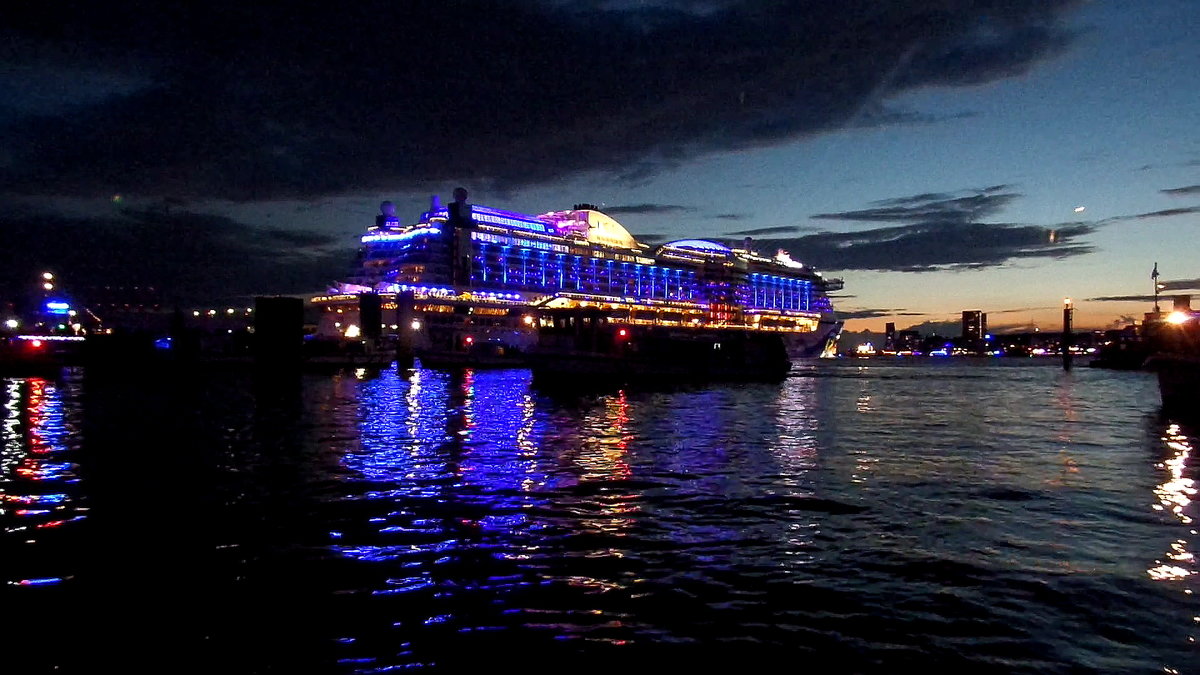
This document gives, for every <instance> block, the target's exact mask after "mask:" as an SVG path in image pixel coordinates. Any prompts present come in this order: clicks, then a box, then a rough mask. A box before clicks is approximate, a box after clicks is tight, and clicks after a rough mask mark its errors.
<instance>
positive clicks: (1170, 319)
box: [1167, 312, 1192, 326]
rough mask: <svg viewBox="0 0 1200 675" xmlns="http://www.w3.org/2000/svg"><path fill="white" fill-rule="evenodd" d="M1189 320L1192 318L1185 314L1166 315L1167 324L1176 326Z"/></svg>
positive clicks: (1172, 313)
mask: <svg viewBox="0 0 1200 675" xmlns="http://www.w3.org/2000/svg"><path fill="white" fill-rule="evenodd" d="M1190 318H1192V317H1190V316H1188V315H1187V314H1186V313H1185V312H1171V313H1170V314H1168V315H1167V323H1173V324H1175V325H1176V326H1178V325H1179V324H1181V323H1184V322H1185V321H1187V320H1188V319H1190Z"/></svg>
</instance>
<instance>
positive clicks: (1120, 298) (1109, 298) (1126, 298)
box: [1084, 295, 1154, 302]
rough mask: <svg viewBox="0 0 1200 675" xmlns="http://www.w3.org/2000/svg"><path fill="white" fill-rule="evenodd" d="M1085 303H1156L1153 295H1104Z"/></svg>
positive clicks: (1089, 299)
mask: <svg viewBox="0 0 1200 675" xmlns="http://www.w3.org/2000/svg"><path fill="white" fill-rule="evenodd" d="M1084 302H1154V296H1153V295H1102V296H1100V297H1096V298H1088V299H1087V300H1085V301H1084Z"/></svg>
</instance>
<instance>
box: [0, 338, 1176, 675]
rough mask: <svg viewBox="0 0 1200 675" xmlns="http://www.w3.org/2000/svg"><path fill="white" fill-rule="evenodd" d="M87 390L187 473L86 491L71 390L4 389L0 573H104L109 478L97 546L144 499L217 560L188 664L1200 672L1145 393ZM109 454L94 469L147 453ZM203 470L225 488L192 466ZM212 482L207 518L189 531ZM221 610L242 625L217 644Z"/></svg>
mask: <svg viewBox="0 0 1200 675" xmlns="http://www.w3.org/2000/svg"><path fill="white" fill-rule="evenodd" d="M105 386H106V387H110V388H111V387H117V391H119V393H120V394H121V395H122V396H124V397H127V400H128V403H126V402H125V399H122V401H121V405H122V406H124V405H129V406H135V405H136V406H143V407H144V408H145V412H144V418H143V417H142V416H141V414H139V415H138V416H134V415H129V416H128V419H129V420H134V419H138V420H142V419H144V424H145V425H146V427H145V428H144V429H139V430H138V433H139V438H170V439H171V441H170V442H169V443H167V444H165V445H164V446H163V447H162V448H159V449H158V450H159V451H166V452H169V453H172V454H171V456H174V457H183V456H188V457H193V458H199V459H197V460H196V461H195V462H183V461H182V460H180V461H177V462H175V463H173V464H166V465H162V466H159V465H156V464H154V463H145V462H139V463H138V466H139V467H140V468H141V473H139V474H137V475H136V476H135V477H134V479H132V480H129V481H124V482H122V481H121V480H118V478H117V476H116V474H115V473H109V474H105V473H103V472H96V471H94V470H93V471H88V468H89V467H90V466H92V464H91V463H94V462H98V461H99V459H101V458H100V457H99V456H98V455H96V454H95V453H96V452H97V451H99V450H100V447H99V446H96V445H91V446H89V445H87V443H85V441H86V442H90V443H92V444H95V443H97V441H96V439H95V434H89V436H88V437H87V438H86V439H85V438H83V437H81V436H80V435H79V431H80V429H81V428H83V427H82V425H81V424H80V423H79V418H80V415H82V414H84V413H86V412H87V411H86V410H83V408H82V405H83V403H82V401H83V399H81V398H80V396H79V391H78V384H77V383H73V382H72V381H70V380H67V381H64V382H53V381H45V380H6V381H4V388H3V394H4V396H5V407H4V409H3V415H4V419H3V429H2V433H3V444H4V452H3V454H2V455H0V472H2V473H0V490H2V494H3V496H4V500H5V501H4V504H3V505H2V508H3V513H0V523H2V524H3V526H4V527H5V530H4V536H5V539H4V544H5V545H6V547H7V549H9V550H12V549H16V550H17V551H18V553H19V554H20V555H18V556H15V557H14V558H13V559H15V560H16V562H17V566H16V567H9V568H7V569H12V570H15V571H14V572H12V573H7V572H6V574H5V580H6V581H9V582H10V583H11V582H13V581H17V582H20V581H22V580H31V581H32V580H36V579H52V578H53V579H58V578H66V579H68V582H67V583H60V584H54V588H55V589H58V590H59V591H62V592H65V593H68V594H69V593H71V592H72V589H73V588H75V586H76V585H77V584H78V583H79V582H78V581H72V579H75V578H76V575H78V577H79V578H88V579H92V580H93V582H94V583H95V582H97V580H99V579H102V578H104V579H106V577H103V575H102V574H100V573H103V572H108V571H110V570H112V569H114V567H112V566H109V567H106V566H100V565H97V566H95V567H94V568H93V567H92V564H91V563H90V562H89V560H90V559H89V557H88V555H87V554H86V553H84V552H83V549H82V546H83V544H82V543H81V540H80V539H79V533H80V532H81V531H82V530H85V529H86V528H87V527H89V526H91V525H90V524H92V523H94V522H96V523H98V522H99V521H100V520H101V518H100V515H99V511H100V509H99V508H97V515H96V516H95V517H94V518H90V519H88V520H83V521H74V520H69V519H70V518H76V517H81V516H83V515H85V514H86V513H87V512H86V510H85V508H84V505H86V504H88V503H89V494H91V492H92V491H100V490H103V489H104V488H106V487H107V492H108V497H109V499H108V500H107V503H108V504H109V505H110V506H112V507H113V508H112V509H109V511H108V519H107V520H106V521H105V522H107V523H108V524H109V526H110V527H111V528H114V529H111V530H107V531H106V532H111V533H113V534H114V535H116V534H118V533H123V530H121V529H116V528H118V527H123V526H124V523H123V522H121V521H117V520H114V515H119V513H123V512H121V511H120V509H123V508H124V507H125V506H126V504H128V503H130V502H128V501H126V500H124V499H120V500H114V492H119V493H120V494H121V495H124V494H126V492H127V491H128V488H130V487H131V486H133V485H135V484H137V485H140V484H141V482H142V481H144V480H154V481H157V482H158V483H159V487H158V489H157V490H156V491H155V492H154V493H153V494H154V496H155V497H156V498H157V500H158V501H157V502H156V503H155V504H153V505H152V506H150V507H147V508H149V509H152V510H153V512H154V513H156V514H157V519H156V520H154V521H153V523H155V524H158V525H161V527H162V531H160V532H158V533H153V532H147V536H148V537H150V539H149V540H148V541H150V542H153V541H154V539H153V537H155V536H171V537H174V539H173V548H172V549H171V550H173V551H179V552H181V553H182V552H187V553H191V554H193V555H194V554H195V552H197V551H203V550H205V549H207V550H209V551H215V552H216V553H215V554H213V555H212V556H210V557H209V558H207V559H206V562H205V563H204V564H203V565H201V564H196V565H195V566H193V567H191V568H189V569H188V574H189V576H188V577H187V579H186V582H185V583H184V587H191V586H197V587H203V588H207V589H210V591H211V592H212V593H214V594H216V595H217V596H219V597H221V598H223V601H222V602H223V603H224V604H222V605H220V606H219V608H217V609H214V617H219V619H214V620H211V621H199V622H196V623H198V624H200V625H202V626H203V628H199V627H198V628H197V629H196V630H198V631H202V633H203V635H200V634H198V637H197V639H196V642H195V644H192V645H191V646H190V649H192V650H193V651H192V652H190V653H193V654H196V655H197V656H198V658H199V657H200V656H203V655H205V654H207V655H209V656H210V657H211V659H210V660H211V661H212V662H213V663H217V664H220V663H225V662H226V661H227V660H228V658H232V657H231V656H230V655H232V654H235V653H238V652H237V650H235V649H234V647H235V646H236V647H237V648H239V649H241V650H242V651H243V652H245V651H246V650H249V652H250V653H251V654H254V655H255V656H254V658H255V660H254V661H253V663H254V664H255V666H254V667H247V668H246V670H247V671H251V672H269V671H270V670H271V669H272V667H278V664H279V662H280V659H285V660H286V659H287V658H289V657H288V656H286V652H279V651H278V650H279V649H281V646H282V645H288V646H289V647H288V649H292V650H294V651H295V655H294V656H292V657H290V658H291V659H292V661H289V663H292V664H293V665H297V667H309V666H311V667H312V668H313V669H315V670H319V671H324V672H362V673H371V672H389V670H390V669H393V668H407V667H410V666H431V667H444V668H446V669H449V670H453V669H455V668H457V667H459V666H465V665H474V666H478V665H488V664H494V663H495V659H496V658H497V655H502V654H515V653H521V654H526V655H534V654H536V655H537V656H538V658H541V659H547V660H548V661H547V662H553V663H555V664H556V666H562V667H579V666H581V665H582V666H585V667H591V666H597V665H601V664H629V663H642V662H643V661H641V660H640V659H643V658H655V657H665V658H670V659H671V660H672V662H673V663H674V664H676V665H690V666H695V665H711V664H712V663H715V662H718V661H721V660H724V659H728V658H740V657H744V658H747V659H757V661H749V662H760V661H762V659H765V658H768V657H784V658H793V659H796V658H805V659H811V658H819V659H822V660H826V661H828V660H836V661H839V662H840V663H841V664H842V666H843V667H844V669H845V670H846V671H850V672H894V671H895V670H897V669H899V668H902V667H905V666H912V667H914V668H917V669H922V668H924V669H926V670H928V669H931V668H932V669H935V670H936V669H948V668H954V669H962V670H973V671H980V670H982V671H989V672H1075V671H1110V672H1132V671H1141V672H1150V671H1155V672H1161V671H1162V670H1163V669H1175V670H1178V671H1179V672H1187V671H1188V667H1187V666H1186V664H1187V663H1189V662H1194V661H1193V660H1192V658H1193V657H1194V656H1195V651H1194V649H1195V648H1194V642H1191V640H1193V639H1194V637H1195V631H1196V630H1197V628H1196V626H1197V623H1196V622H1195V621H1193V617H1195V616H1200V609H1198V608H1200V605H1198V604H1197V598H1196V594H1195V593H1194V591H1195V587H1196V584H1197V578H1198V576H1197V575H1196V574H1195V572H1196V562H1195V559H1194V556H1193V554H1194V551H1195V550H1196V539H1197V537H1196V532H1195V529H1194V528H1195V527H1196V526H1195V523H1194V522H1193V521H1194V520H1195V518H1196V502H1195V494H1196V493H1195V483H1194V481H1195V478H1196V468H1195V465H1194V462H1195V458H1194V457H1193V454H1194V453H1193V452H1192V448H1193V447H1194V429H1191V428H1189V427H1187V426H1186V425H1180V424H1175V423H1173V422H1171V421H1169V420H1163V419H1160V418H1159V417H1158V411H1157V406H1156V405H1155V403H1156V400H1155V398H1154V395H1155V392H1154V391H1153V382H1152V380H1150V379H1148V378H1143V377H1141V374H1129V373H1109V372H1101V371H1089V370H1087V369H1083V370H1081V371H1076V372H1072V373H1062V372H1061V371H1059V370H1057V369H1053V368H1044V367H1012V366H1010V365H1008V364H993V363H991V362H989V364H988V365H986V366H981V365H965V364H959V363H949V362H943V363H940V364H938V365H936V366H933V365H931V366H928V367H915V366H911V365H894V364H888V363H884V362H871V363H869V364H867V365H863V364H841V363H833V364H827V363H822V364H816V365H811V366H804V367H800V368H798V369H797V372H796V373H795V376H794V377H792V378H789V379H788V380H787V381H786V382H785V383H783V384H779V385H746V386H725V385H714V386H711V387H688V388H682V389H677V390H667V391H631V390H620V391H603V392H592V393H585V392H579V393H577V394H563V393H561V392H556V393H553V394H551V393H547V392H542V391H539V390H538V389H537V388H536V387H535V386H533V384H532V383H531V381H530V377H529V374H528V372H526V371H523V370H490V371H489V370H480V371H470V370H468V371H462V372H444V371H437V370H422V369H419V370H411V371H396V370H389V371H384V372H382V373H372V372H369V371H363V372H354V373H346V374H343V375H339V376H333V377H317V376H311V377H306V378H304V379H303V380H302V381H301V380H296V381H294V382H291V381H269V382H267V383H263V382H255V381H250V380H249V379H247V378H244V377H242V376H228V375H226V376H221V375H211V376H209V379H207V380H202V381H197V382H189V383H188V384H186V386H182V387H179V388H178V390H172V393H171V395H169V396H163V395H162V394H161V391H160V390H161V389H162V388H163V387H165V386H167V385H164V384H163V383H162V382H161V381H147V382H143V383H133V384H130V385H129V386H128V387H125V388H121V387H120V386H118V385H115V384H106V385H105ZM98 391H100V392H101V393H102V394H104V395H105V396H107V395H108V392H109V389H104V388H101V389H99V390H98ZM205 392H212V393H205ZM231 392H234V393H231ZM106 400H107V399H106ZM189 406H190V408H194V410H191V412H190V413H188V415H185V416H183V417H181V416H180V414H179V411H180V410H181V409H190V408H189ZM112 410H113V408H112V407H111V405H110V406H109V407H108V408H106V409H105V411H106V413H109V414H110V413H111V412H112ZM97 428H98V429H100V430H102V431H104V432H105V433H106V434H109V435H111V434H113V433H115V432H116V431H119V428H120V426H119V424H118V425H116V426H115V427H114V425H113V424H112V423H110V424H109V425H107V426H104V425H101V426H99V427H97ZM89 429H90V428H89ZM105 440H106V443H105V444H104V445H103V446H102V450H103V452H104V453H108V454H109V455H111V456H112V457H117V456H126V457H136V456H137V453H145V452H146V451H147V450H146V448H145V446H144V445H143V446H131V447H128V448H127V447H124V446H122V445H121V444H118V443H114V442H113V441H114V440H117V438H116V437H113V438H106V439H105ZM214 448H215V450H214ZM84 450H88V451H90V453H91V454H89V452H82V451H84ZM204 452H212V453H213V454H212V456H211V458H207V459H206V456H205V455H204V454H203V453H204ZM185 453H186V455H185ZM108 461H109V463H110V466H115V467H117V469H123V468H124V467H126V464H125V463H123V462H115V460H114V459H112V458H110V459H109V460H108ZM127 461H129V460H127ZM197 462H209V463H211V465H212V467H213V468H214V469H215V470H214V471H212V472H210V473H197V474H195V475H191V474H187V473H184V470H192V469H194V467H195V464H196V463H197ZM93 468H94V467H93ZM114 470H116V469H114ZM162 472H165V473H162ZM80 476H83V477H85V478H86V480H79V477H80ZM113 485H116V486H117V489H114V488H113ZM208 492H213V493H215V494H216V495H217V496H219V497H220V499H219V500H216V501H214V502H212V503H211V506H210V507H206V508H211V511H201V512H200V513H196V512H194V511H193V512H192V514H191V515H192V516H195V517H193V518H191V519H183V518H181V517H180V516H179V515H178V514H176V510H177V509H179V508H180V507H181V506H183V501H184V500H185V499H188V500H194V499H195V498H196V497H197V496H203V495H205V494H207V493H208ZM175 494H179V495H181V496H180V497H179V500H180V501H179V503H173V502H172V501H171V498H172V496H173V495H175ZM185 495H186V497H185ZM96 503H97V504H99V502H96ZM114 510H115V511H118V512H119V513H118V514H114ZM18 511H21V513H18ZM43 511H45V512H43ZM55 520H64V521H66V522H65V523H64V525H63V526H62V527H56V528H48V529H47V531H46V533H45V534H43V533H42V532H41V531H38V532H37V533H35V535H30V534H29V531H26V530H14V529H12V528H19V527H22V526H27V525H29V524H37V523H43V522H52V521H55ZM205 522H213V523H217V524H218V525H219V526H218V527H214V528H213V529H212V531H211V532H209V531H207V530H205V529H203V528H201V527H198V525H199V524H201V523H205ZM168 530H169V532H170V534H169V535H167V531H168ZM51 532H52V533H53V534H54V535H55V538H54V539H46V540H45V541H44V542H42V539H41V538H42V537H46V536H48V535H49V534H50V533H51ZM28 538H34V539H36V540H38V541H39V542H42V543H45V544H46V546H47V547H48V549H47V550H54V551H56V552H57V555H54V556H40V555H37V554H36V551H37V550H38V549H39V547H40V546H41V543H39V544H38V545H27V544H24V543H23V542H24V540H25V539H28ZM114 541H116V540H115V539H114ZM26 546H27V547H28V549H24V548H21V547H26ZM147 550H154V549H153V547H152V548H150V549H147ZM31 552H33V553H31ZM142 564H144V565H145V564H148V563H142ZM158 564H162V565H168V564H171V563H170V561H169V560H168V559H163V560H162V562H160V563H158ZM172 581H174V580H173V579H172V577H171V576H170V575H169V574H167V573H165V572H164V573H162V574H159V575H157V576H155V577H153V578H151V579H149V580H144V579H143V580H140V585H139V583H137V582H133V581H127V582H126V583H127V584H128V585H127V586H126V587H125V592H132V591H134V590H135V589H140V590H141V592H144V593H146V594H147V595H150V594H157V593H159V592H161V591H164V590H168V589H167V588H166V586H167V585H169V584H170V583H171V582H172ZM99 583H104V582H103V581H99ZM8 588H9V592H10V593H18V592H22V593H25V595H23V596H19V597H18V596H11V597H16V598H17V599H18V600H22V599H25V598H30V597H34V596H32V595H30V594H36V593H45V592H47V591H46V590H45V589H39V588H27V587H17V586H9V587H8ZM176 590H178V589H176ZM68 597H70V596H68ZM242 598H247V599H245V600H243V599H242ZM81 602H82V601H81ZM154 606H155V607H158V608H160V609H161V608H162V605H159V604H154ZM168 607H169V605H168ZM167 611H170V610H169V609H168V610H167ZM180 611H183V609H182V608H180ZM239 614H247V615H248V616H250V617H255V618H247V619H243V620H239V621H234V622H232V623H229V624H228V627H223V626H226V624H227V622H230V617H231V616H237V615H239ZM202 616H203V615H202ZM270 625H277V626H280V628H279V629H278V634H279V636H278V638H277V639H276V641H274V642H272V641H270V640H268V639H266V638H264V637H261V635H260V633H261V631H263V630H264V627H265V626H270ZM1149 626H1153V630H1149V629H1148V627H1149ZM297 632H300V633H302V634H303V635H304V636H305V637H304V638H303V639H301V638H297V637H295V635H296V634H297ZM223 650H224V651H223ZM49 658H50V657H47V659H49ZM530 658H532V657H530ZM46 663H51V661H49V660H48V661H47V662H46ZM530 669H531V670H537V668H532V667H531V668H530ZM85 672H86V671H85Z"/></svg>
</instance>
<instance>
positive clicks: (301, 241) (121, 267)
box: [0, 210, 353, 305]
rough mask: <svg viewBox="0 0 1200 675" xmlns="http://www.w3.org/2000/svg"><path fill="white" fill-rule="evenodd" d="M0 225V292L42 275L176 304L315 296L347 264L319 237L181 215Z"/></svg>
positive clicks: (341, 252)
mask: <svg viewBox="0 0 1200 675" xmlns="http://www.w3.org/2000/svg"><path fill="white" fill-rule="evenodd" d="M4 226H5V239H6V243H7V245H6V246H4V247H0V287H5V288H18V287H22V285H27V284H28V283H29V280H30V279H33V278H35V276H36V275H37V273H39V272H40V271H42V270H44V269H50V270H53V271H55V272H56V273H57V274H58V276H59V278H60V279H61V280H62V284H63V286H62V288H63V291H64V292H65V293H67V294H68V295H72V294H75V295H83V296H86V289H87V288H89V287H99V286H103V285H124V286H133V285H145V286H154V287H156V288H161V289H164V292H165V294H166V295H165V299H166V301H167V302H169V303H180V304H184V305H187V304H189V303H208V302H214V301H218V300H233V299H237V298H244V297H247V296H251V295H272V294H292V293H305V292H312V291H320V290H323V289H324V284H326V283H328V282H330V281H333V280H334V278H335V277H336V276H338V274H339V273H341V272H342V271H343V270H344V268H345V266H346V265H347V264H348V261H349V259H350V258H351V257H352V255H353V251H352V250H350V249H349V248H340V247H339V246H337V245H335V244H334V240H333V239H332V238H331V237H329V236H326V235H324V234H319V233H310V232H303V231H295V230H279V229H272V228H259V227H254V226H250V225H247V224H245V223H240V222H237V221H234V220H231V219H229V218H224V217H220V216H212V215H206V214H200V213H191V212H184V211H179V212H171V213H167V212H165V211H161V210H124V211H119V212H115V213H114V214H112V215H111V216H105V217H94V218H79V217H76V218H71V217H63V216H62V215H59V214H54V215H51V214H39V213H26V214H22V215H21V216H18V217H17V218H15V219H9V220H6V221H5V223H4ZM68 242H69V245H68V244H67V243H68ZM30 252H36V253H32V254H31V253H30ZM82 300H83V301H86V300H87V298H86V297H83V298H82Z"/></svg>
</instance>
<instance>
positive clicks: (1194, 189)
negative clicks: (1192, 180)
mask: <svg viewBox="0 0 1200 675" xmlns="http://www.w3.org/2000/svg"><path fill="white" fill-rule="evenodd" d="M1159 192H1161V193H1163V194H1165V195H1171V196H1172V197H1188V196H1191V195H1200V185H1188V186H1186V187H1177V188H1168V189H1166V190H1159Z"/></svg>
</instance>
